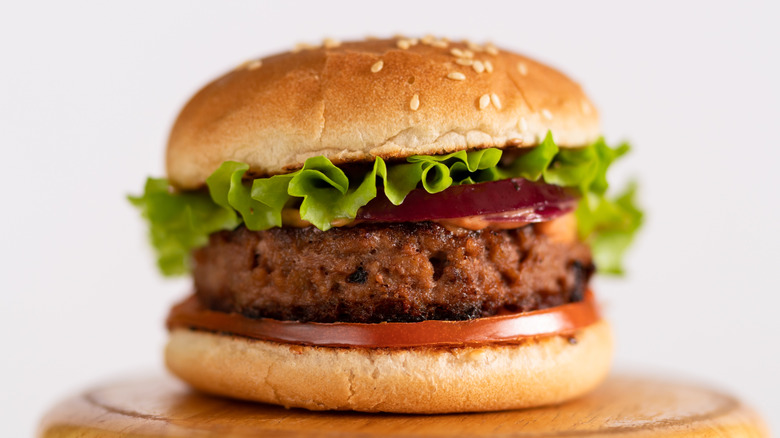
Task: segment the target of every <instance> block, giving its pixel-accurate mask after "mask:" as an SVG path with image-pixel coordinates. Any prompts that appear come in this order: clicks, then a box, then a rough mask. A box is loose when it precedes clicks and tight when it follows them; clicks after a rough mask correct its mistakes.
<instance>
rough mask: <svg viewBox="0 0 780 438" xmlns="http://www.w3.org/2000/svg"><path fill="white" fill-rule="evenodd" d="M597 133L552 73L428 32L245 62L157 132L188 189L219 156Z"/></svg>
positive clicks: (264, 157)
mask: <svg viewBox="0 0 780 438" xmlns="http://www.w3.org/2000/svg"><path fill="white" fill-rule="evenodd" d="M548 130H549V131H551V132H552V133H553V137H554V138H555V141H556V143H557V144H558V145H559V146H562V147H578V146H585V145H586V144H588V143H590V142H591V141H593V140H595V139H596V137H597V136H598V135H599V122H598V115H597V113H596V111H595V109H594V108H593V105H592V103H591V102H590V100H588V98H587V96H585V94H584V93H583V92H582V89H581V88H580V86H579V85H577V84H576V83H575V82H573V81H572V80H571V79H569V78H568V77H566V76H564V75H563V74H561V73H560V72H558V71H556V70H554V69H552V68H550V67H548V66H546V65H544V64H540V63H538V62H536V61H533V60H531V59H528V58H526V57H524V56H521V55H518V54H516V53H512V52H508V51H505V50H501V49H496V48H495V47H493V46H491V45H487V46H484V47H483V46H477V45H475V44H472V43H468V42H463V43H453V42H448V41H446V40H436V39H433V38H431V37H426V38H423V39H422V40H417V39H404V38H394V39H386V40H367V41H357V42H349V43H337V42H333V41H326V43H325V44H324V47H305V48H303V49H300V50H295V51H292V52H286V53H281V54H278V55H274V56H271V57H268V58H263V59H258V60H253V61H248V62H246V63H244V64H242V65H241V66H239V67H238V68H236V69H235V70H233V71H231V72H229V73H227V74H226V75H224V76H222V77H221V78H219V79H217V80H215V81H214V82H212V83H210V84H209V85H207V86H206V87H205V88H203V89H202V90H201V91H200V92H198V93H197V94H196V95H195V96H194V97H193V98H192V99H191V100H190V101H189V103H187V105H186V106H185V107H184V109H183V110H182V112H181V114H179V117H178V119H177V120H176V123H175V124H174V126H173V130H172V132H171V136H170V139H169V142H168V154H167V168H168V177H169V179H170V181H171V183H172V184H173V185H174V186H176V187H179V188H181V189H194V188H198V187H201V186H203V185H204V184H205V181H206V178H207V177H208V176H209V175H211V173H212V172H213V171H214V170H216V169H217V167H219V166H220V165H221V164H222V163H223V162H225V161H230V160H233V161H240V162H244V163H247V164H249V166H250V173H251V174H252V175H255V176H266V175H272V174H277V173H285V172H289V171H291V170H295V169H297V168H299V167H301V166H302V165H303V162H304V161H305V160H306V159H307V158H310V157H313V156H317V155H324V156H326V157H327V158H329V159H330V160H331V161H333V162H334V163H343V162H347V161H371V160H373V159H374V157H377V156H379V157H382V158H403V157H407V156H410V155H415V154H426V155H431V154H442V153H449V152H454V151H459V150H464V149H478V148H486V147H525V146H533V145H536V144H538V142H539V141H541V139H543V138H544V136H545V135H546V133H547V131H548Z"/></svg>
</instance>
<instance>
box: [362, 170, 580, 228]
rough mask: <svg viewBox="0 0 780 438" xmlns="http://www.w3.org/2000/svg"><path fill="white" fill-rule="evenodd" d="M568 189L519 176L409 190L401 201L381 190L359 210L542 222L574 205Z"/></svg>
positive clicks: (390, 218) (391, 216)
mask: <svg viewBox="0 0 780 438" xmlns="http://www.w3.org/2000/svg"><path fill="white" fill-rule="evenodd" d="M576 202H577V195H576V194H575V193H574V192H573V191H572V190H569V189H565V188H563V187H559V186H554V185H551V184H545V183H541V182H532V181H528V180H526V179H522V178H512V179H504V180H499V181H491V182H486V183H479V184H464V185H458V186H452V187H450V188H448V189H446V190H444V191H442V192H439V193H433V194H431V193H428V192H426V191H425V190H424V189H415V190H412V191H411V192H410V193H409V195H407V196H406V199H404V202H403V203H402V204H401V205H393V204H392V203H391V202H390V201H389V200H388V199H387V198H386V197H385V196H384V194H382V195H380V196H377V197H376V198H375V199H373V200H372V201H371V202H369V203H368V204H367V205H365V206H364V207H362V208H361V209H360V210H358V214H357V218H356V219H359V220H364V221H382V222H418V221H425V220H435V219H452V218H462V217H470V216H484V219H485V220H488V221H502V222H510V221H517V222H542V221H546V220H549V219H552V218H554V217H557V216H560V215H562V214H564V213H567V212H569V211H571V210H573V209H574V207H575V206H576Z"/></svg>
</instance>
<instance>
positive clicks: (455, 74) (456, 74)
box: [447, 71, 466, 81]
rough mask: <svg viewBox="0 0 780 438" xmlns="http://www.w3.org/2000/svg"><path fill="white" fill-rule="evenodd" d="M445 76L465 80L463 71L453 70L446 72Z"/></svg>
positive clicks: (455, 79)
mask: <svg viewBox="0 0 780 438" xmlns="http://www.w3.org/2000/svg"><path fill="white" fill-rule="evenodd" d="M447 78H449V79H452V80H454V81H465V80H466V75H464V74H463V73H461V72H459V71H454V72H452V73H450V74H448V75H447Z"/></svg>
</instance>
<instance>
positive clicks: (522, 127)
mask: <svg viewBox="0 0 780 438" xmlns="http://www.w3.org/2000/svg"><path fill="white" fill-rule="evenodd" d="M520 130H521V131H523V132H525V131H528V122H526V121H525V117H520Z"/></svg>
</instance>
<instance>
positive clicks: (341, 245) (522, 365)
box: [131, 37, 641, 413]
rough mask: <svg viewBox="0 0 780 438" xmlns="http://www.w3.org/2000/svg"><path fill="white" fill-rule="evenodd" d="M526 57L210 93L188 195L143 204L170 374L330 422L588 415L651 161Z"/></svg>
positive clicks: (236, 81)
mask: <svg viewBox="0 0 780 438" xmlns="http://www.w3.org/2000/svg"><path fill="white" fill-rule="evenodd" d="M599 135H600V131H599V122H598V116H597V113H596V110H595V108H594V105H593V104H592V103H591V101H590V100H588V98H587V97H586V96H585V94H584V93H583V91H582V90H581V88H580V87H579V86H578V85H577V84H576V83H575V82H573V81H572V80H570V79H569V78H567V77H566V76H564V75H563V74H561V73H559V72H558V71H556V70H554V69H552V68H550V67H548V66H546V65H543V64H541V63H539V62H536V61H534V60H531V59H529V58H527V57H525V56H522V55H519V54H517V53H513V52H511V51H507V50H503V49H498V48H497V47H495V46H493V45H491V44H486V45H478V44H474V43H471V42H468V41H463V42H452V41H449V40H447V39H439V38H434V37H425V38H421V39H414V38H402V37H398V38H392V39H369V40H365V41H356V42H345V43H340V42H336V41H333V40H327V41H326V42H325V44H323V45H322V46H316V47H315V46H303V47H299V48H297V49H296V50H293V51H290V52H286V53H280V54H277V55H274V56H269V57H265V58H262V59H252V60H250V61H248V62H246V63H244V64H242V65H241V66H239V67H237V68H236V69H234V70H232V71H230V72H228V73H227V74H225V75H224V76H222V77H220V78H218V79H216V80H215V81H213V82H211V83H210V84H208V85H207V86H206V87H205V88H203V89H202V90H200V91H199V92H198V93H197V94H196V95H195V96H194V97H193V98H192V99H191V100H190V101H189V102H188V103H187V104H186V106H185V107H184V109H183V110H182V111H181V113H180V114H179V116H178V119H177V120H176V122H175V124H174V126H173V129H172V132H171V134H170V138H169V142H168V147H167V179H154V178H150V179H148V180H147V183H146V187H145V190H144V193H143V194H142V195H140V196H137V197H131V201H132V202H133V203H134V204H135V205H136V206H137V207H138V208H139V209H140V210H141V212H142V214H143V216H144V217H145V218H146V219H147V220H148V222H149V225H150V236H151V241H152V244H153V247H154V248H155V250H156V253H157V260H158V265H159V267H160V269H161V270H162V272H163V273H164V274H168V275H176V274H186V273H191V275H192V278H193V279H194V288H193V290H194V292H193V294H192V295H191V296H189V297H188V298H186V299H184V300H183V301H182V302H180V303H179V304H177V305H175V306H174V307H173V309H172V310H171V312H170V315H169V317H168V320H167V327H168V329H169V332H170V339H169V342H168V345H167V348H166V351H165V359H166V364H167V367H168V369H169V370H170V371H171V372H172V373H174V374H175V375H176V376H178V377H179V378H181V379H182V380H184V381H185V382H187V383H189V384H190V385H191V386H193V387H194V388H196V389H199V390H202V391H205V392H207V393H212V394H217V395H222V396H228V397H234V398H239V399H245V400H254V401H259V402H265V403H272V404H278V405H283V406H286V407H300V408H306V409H311V410H355V411H365V412H398V413H448V412H474V411H489V410H504V409H517V408H524V407H532V406H539V405H546V404H553V403H559V402H562V401H565V400H567V399H570V398H573V397H577V396H579V395H581V394H583V393H585V392H587V391H589V390H590V389H592V388H594V387H595V386H596V385H598V383H599V382H601V381H602V379H604V377H605V376H606V374H607V372H608V369H609V367H610V360H611V354H612V339H611V335H610V330H609V327H608V324H607V322H605V321H604V319H602V317H601V316H600V314H599V310H598V306H597V303H596V299H595V297H594V294H593V292H592V291H591V289H590V287H589V280H590V278H591V276H592V274H593V273H594V272H595V271H596V269H598V270H599V271H603V272H618V271H620V259H621V257H622V254H623V252H624V250H625V249H626V248H627V246H628V245H629V243H630V241H631V238H632V236H633V234H634V232H635V231H636V230H637V228H638V226H639V223H640V221H641V212H640V211H639V210H638V209H637V208H636V206H635V205H634V202H633V191H634V190H633V188H629V189H628V190H627V191H625V192H623V193H622V194H620V195H617V196H612V195H610V194H608V193H607V189H608V183H607V180H606V172H607V168H608V167H609V166H610V164H611V163H612V161H614V160H615V159H616V158H618V157H619V156H621V155H623V154H624V153H625V152H626V151H627V150H628V147H627V146H626V145H621V146H618V147H615V148H612V147H609V146H608V145H607V144H606V143H605V142H604V140H603V139H602V138H600V137H599Z"/></svg>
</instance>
